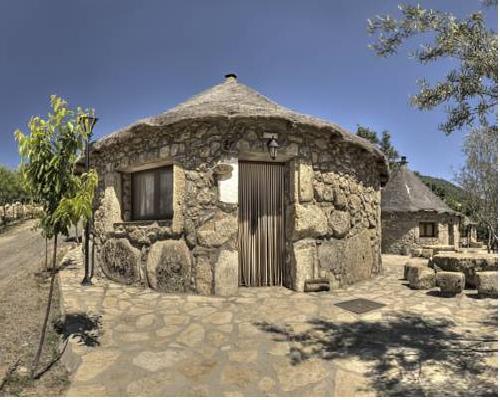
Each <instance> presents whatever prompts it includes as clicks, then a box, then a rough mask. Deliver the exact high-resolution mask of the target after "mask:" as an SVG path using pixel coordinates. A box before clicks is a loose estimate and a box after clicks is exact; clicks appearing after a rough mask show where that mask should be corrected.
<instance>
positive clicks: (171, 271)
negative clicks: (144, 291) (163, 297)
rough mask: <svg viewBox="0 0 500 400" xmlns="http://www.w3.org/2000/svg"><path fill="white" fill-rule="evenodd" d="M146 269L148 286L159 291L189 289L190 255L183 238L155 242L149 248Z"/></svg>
mask: <svg viewBox="0 0 500 400" xmlns="http://www.w3.org/2000/svg"><path fill="white" fill-rule="evenodd" d="M146 271H147V277H148V283H149V286H150V287H151V288H153V289H155V290H158V291H161V292H186V291H189V289H190V274H191V255H190V253H189V249H188V247H187V245H186V243H185V242H184V241H183V240H164V241H160V242H156V243H154V244H153V245H152V246H151V249H150V250H149V254H148V259H147V264H146Z"/></svg>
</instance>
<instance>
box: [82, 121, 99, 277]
mask: <svg viewBox="0 0 500 400" xmlns="http://www.w3.org/2000/svg"><path fill="white" fill-rule="evenodd" d="M96 122H97V118H96V117H94V116H93V115H88V114H82V115H80V116H79V117H78V125H79V126H80V128H81V129H82V131H83V133H84V134H85V171H86V172H89V169H90V138H91V137H92V130H93V129H94V125H95V124H96ZM89 236H90V218H89V219H87V223H86V224H85V252H84V253H85V277H84V278H83V281H82V285H83V286H90V285H92V275H91V271H90V265H89Z"/></svg>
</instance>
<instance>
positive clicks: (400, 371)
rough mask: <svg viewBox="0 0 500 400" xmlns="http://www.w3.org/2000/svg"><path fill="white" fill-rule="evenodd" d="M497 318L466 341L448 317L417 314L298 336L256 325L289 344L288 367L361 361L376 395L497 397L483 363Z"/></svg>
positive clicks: (493, 372)
mask: <svg viewBox="0 0 500 400" xmlns="http://www.w3.org/2000/svg"><path fill="white" fill-rule="evenodd" d="M496 319H497V317H496V309H495V310H492V311H491V316H490V318H488V321H485V324H484V326H485V327H487V328H489V329H488V332H490V333H486V334H485V333H483V334H481V333H480V332H479V331H477V332H472V333H467V337H466V336H465V335H464V334H461V333H458V330H457V329H456V328H457V327H456V325H455V324H454V322H453V321H451V320H449V319H446V318H439V319H432V320H429V319H425V320H424V319H423V318H422V317H421V316H419V315H417V314H404V315H403V314H394V315H391V316H389V317H388V318H387V320H384V321H380V322H368V321H357V322H352V323H336V322H331V321H327V320H324V319H313V320H310V321H308V323H309V324H311V325H312V327H311V328H310V329H309V330H307V331H306V332H301V333H296V332H294V330H293V328H291V327H290V326H289V325H286V324H285V325H282V326H278V325H275V324H270V323H267V322H258V323H256V325H257V326H258V327H259V328H260V329H262V330H263V331H264V332H267V333H269V334H272V335H273V337H274V340H276V341H287V342H289V344H290V353H289V357H290V362H291V364H292V365H297V364H299V363H301V362H303V361H305V360H307V359H310V358H313V357H316V358H321V359H324V360H361V361H364V362H365V363H364V364H365V366H366V367H367V368H366V370H365V371H364V375H365V377H366V378H368V380H369V381H370V382H371V384H372V387H373V389H375V390H376V392H377V393H378V395H379V396H437V395H438V396H450V395H453V396H465V395H472V396H496V394H497V379H496V377H497V368H496V365H488V362H487V360H486V359H488V358H489V359H491V358H492V357H495V358H496V356H497V335H496V330H495V329H494V326H496ZM483 332H484V331H483ZM338 365H339V366H342V362H340V363H339V364H338ZM360 373H361V371H360Z"/></svg>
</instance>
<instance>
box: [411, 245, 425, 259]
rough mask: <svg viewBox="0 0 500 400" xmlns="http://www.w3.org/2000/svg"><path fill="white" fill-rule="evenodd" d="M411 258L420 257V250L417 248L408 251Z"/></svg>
mask: <svg viewBox="0 0 500 400" xmlns="http://www.w3.org/2000/svg"><path fill="white" fill-rule="evenodd" d="M410 254H411V256H412V257H422V249H421V248H419V247H414V248H412V249H411V250H410Z"/></svg>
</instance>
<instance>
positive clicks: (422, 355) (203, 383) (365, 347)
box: [60, 249, 497, 396]
mask: <svg viewBox="0 0 500 400" xmlns="http://www.w3.org/2000/svg"><path fill="white" fill-rule="evenodd" d="M407 259H408V258H407V257H402V256H384V257H383V264H384V267H385V272H384V274H383V275H382V276H380V277H377V278H376V279H374V280H372V281H367V282H361V283H358V284H355V285H353V286H351V287H348V288H345V289H339V290H334V291H332V292H320V293H307V294H306V293H297V292H293V291H290V290H288V289H285V288H278V287H274V288H241V289H240V293H239V294H238V296H235V297H228V298H220V297H203V296H197V295H171V294H162V293H157V292H153V291H150V290H147V289H144V288H140V287H131V286H122V285H119V284H115V283H113V282H110V281H107V280H100V279H94V286H92V287H82V286H80V284H79V282H80V281H81V278H82V276H83V271H82V266H81V252H80V250H79V249H75V250H74V251H72V252H71V253H70V254H68V265H67V267H66V269H65V270H63V271H62V272H61V273H60V279H61V288H62V292H63V298H64V312H65V313H66V315H68V320H70V321H71V320H74V321H76V320H78V316H80V317H81V314H82V313H84V314H85V315H88V316H89V317H90V319H92V320H95V319H96V318H99V319H100V328H99V332H98V333H99V336H96V334H97V332H96V330H95V329H94V330H92V326H87V327H84V328H81V326H80V328H78V327H77V328H75V327H73V328H72V329H73V332H76V335H74V336H71V337H70V346H69V348H68V349H67V353H68V354H65V359H66V362H67V365H69V366H70V367H72V368H73V369H74V370H75V371H74V373H73V375H72V384H71V386H70V389H69V391H68V392H67V395H68V396H85V395H94V396H97V395H100V396H106V395H107V396H120V395H122V396H123V395H130V396H139V395H140V396H176V395H177V396H179V395H182V396H250V395H252V396H270V395H272V396H304V395H308V396H376V395H467V394H469V395H480V394H483V395H484V394H489V395H494V394H495V393H496V391H497V361H496V359H497V353H496V345H497V299H479V298H476V296H475V295H474V293H473V292H470V293H465V294H464V295H463V296H461V297H457V298H441V297H439V296H437V295H436V290H437V289H433V290H430V291H427V290H426V291H415V290H411V289H410V288H409V287H408V286H407V284H406V283H407V282H406V281H403V280H402V279H401V278H402V276H403V266H404V263H405V261H406V260H407ZM360 297H361V298H365V299H370V300H373V301H376V302H379V303H383V304H385V307H383V308H380V309H378V310H374V311H370V312H367V313H365V314H361V315H358V314H354V313H352V312H349V311H346V310H343V309H341V308H340V307H337V306H335V303H340V302H343V301H346V300H350V299H355V298H360ZM72 318H73V319H72ZM77 325H78V324H77ZM90 325H91V324H90ZM82 326H84V325H82ZM85 330H86V331H85ZM69 331H71V329H69ZM78 337H80V339H81V338H83V339H84V341H85V343H86V344H87V345H85V344H84V343H81V342H79V339H78ZM96 341H97V342H98V343H96ZM95 344H98V345H95Z"/></svg>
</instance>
